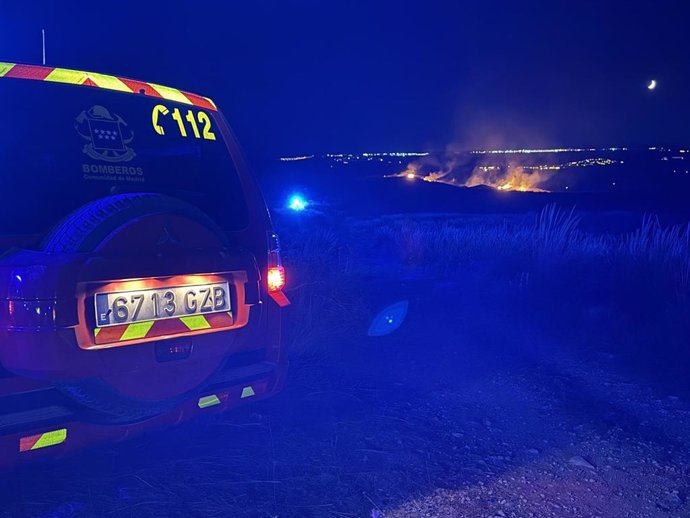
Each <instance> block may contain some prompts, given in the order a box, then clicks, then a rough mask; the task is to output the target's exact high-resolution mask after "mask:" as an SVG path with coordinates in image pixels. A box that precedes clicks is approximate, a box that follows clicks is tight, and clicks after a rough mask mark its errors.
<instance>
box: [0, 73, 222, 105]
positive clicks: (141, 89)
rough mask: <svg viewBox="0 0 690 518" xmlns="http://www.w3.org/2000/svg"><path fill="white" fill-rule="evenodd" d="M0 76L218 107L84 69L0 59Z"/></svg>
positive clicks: (162, 88) (151, 85)
mask: <svg viewBox="0 0 690 518" xmlns="http://www.w3.org/2000/svg"><path fill="white" fill-rule="evenodd" d="M0 77H10V78H15V79H31V80H34V81H52V82H56V83H66V84H71V85H81V86H91V87H94V88H105V89H106V90H116V91H118V92H126V93H132V94H139V95H147V96H149V97H158V98H161V99H167V100H168V101H174V102H178V103H183V104H191V105H194V106H198V107H199V108H205V109H207V110H214V111H216V110H217V109H218V108H216V105H215V103H214V102H213V101H212V100H211V99H209V98H208V97H202V96H200V95H196V94H192V93H189V92H184V91H182V90H178V89H177V88H170V87H168V86H162V85H157V84H155V83H145V82H142V81H136V80H134V79H126V78H124V77H117V76H109V75H105V74H97V73H95V72H84V71H82V70H71V69H68V68H56V67H46V66H41V65H21V64H17V63H4V62H0Z"/></svg>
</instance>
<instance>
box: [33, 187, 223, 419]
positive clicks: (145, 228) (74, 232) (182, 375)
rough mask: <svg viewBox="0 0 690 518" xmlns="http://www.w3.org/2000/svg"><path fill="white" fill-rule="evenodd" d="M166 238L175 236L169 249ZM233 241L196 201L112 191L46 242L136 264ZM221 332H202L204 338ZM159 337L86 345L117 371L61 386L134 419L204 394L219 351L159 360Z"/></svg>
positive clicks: (53, 248) (48, 246)
mask: <svg viewBox="0 0 690 518" xmlns="http://www.w3.org/2000/svg"><path fill="white" fill-rule="evenodd" d="M161 236H170V239H168V240H167V241H168V242H166V243H165V246H164V248H165V252H164V253H162V252H161V243H160V241H161ZM226 245H227V243H226V238H225V235H224V234H223V232H222V231H221V230H220V228H219V227H218V226H217V225H216V224H215V223H214V222H213V221H212V220H211V219H210V218H209V217H208V216H207V215H206V214H205V213H203V212H202V211H200V210H199V209H198V208H196V207H194V206H193V205H190V204H189V203H186V202H183V201H181V200H178V199H176V198H172V197H169V196H165V195H161V194H155V193H151V194H149V193H137V194H122V195H115V196H110V197H107V198H104V199H101V200H97V201H94V202H92V203H89V204H87V205H85V206H83V207H81V208H80V209H78V210H77V211H75V212H74V213H72V214H70V215H69V216H68V217H67V218H65V219H64V220H63V221H62V222H60V223H59V224H58V225H57V226H56V227H55V228H54V230H53V231H52V232H51V233H50V234H49V235H48V236H47V237H46V238H45V240H44V243H43V247H42V248H43V250H45V251H46V252H50V253H94V254H97V255H99V256H102V257H110V256H112V257H118V256H123V257H126V258H127V259H126V260H128V261H130V262H131V261H132V260H133V259H134V260H135V259H136V256H137V254H139V256H140V257H143V256H146V257H150V256H151V255H159V256H161V260H162V261H165V260H166V258H167V259H168V260H171V261H172V260H174V259H175V256H176V252H182V251H186V252H189V250H190V249H194V250H199V251H200V252H199V253H200V255H203V251H204V250H211V251H215V253H216V254H217V253H218V250H221V249H223V248H224V247H225V246H226ZM187 266H188V265H187ZM180 273H189V272H180ZM223 334H224V335H227V333H223ZM214 335H217V334H210V335H202V337H199V338H198V340H203V339H204V338H206V337H213V336H214ZM191 339H192V340H195V337H191ZM206 339H207V338H206ZM170 340H175V339H174V338H173V339H170ZM187 340H189V338H188V339H187ZM215 341H216V342H218V339H217V338H216V339H215ZM226 341H227V339H226ZM157 343H159V342H148V343H142V344H136V345H129V346H123V347H116V348H111V349H103V350H95V351H84V352H83V353H84V354H99V355H101V360H102V362H103V363H106V364H107V365H108V366H112V369H111V370H107V369H106V370H105V371H104V372H105V374H103V373H101V374H100V375H99V376H98V377H85V378H84V379H79V380H75V381H70V382H65V383H61V384H60V385H59V388H60V390H62V391H63V392H64V393H66V394H67V395H69V396H70V397H72V398H73V399H75V400H76V401H77V402H79V403H80V404H81V405H84V406H86V407H88V408H90V409H92V410H95V411H97V413H96V414H95V415H96V418H97V419H103V420H106V421H114V422H122V421H131V420H136V419H141V418H146V417H150V416H151V415H155V414H157V413H160V412H163V411H165V410H168V409H170V408H172V407H174V406H175V405H177V404H179V403H180V401H182V400H184V399H186V398H189V397H190V396H192V395H194V394H196V393H199V392H200V391H201V389H202V388H203V387H204V386H205V384H206V382H207V380H208V379H209V378H210V377H211V376H212V374H213V373H214V372H216V371H217V370H218V369H219V368H220V367H221V365H222V363H223V361H224V358H223V357H219V356H215V357H214V356H212V357H208V355H206V356H204V355H202V357H201V358H197V357H196V356H195V355H194V354H192V356H191V357H190V358H189V359H186V360H182V361H172V362H159V361H158V360H157V359H156V354H155V347H156V344H157ZM192 350H193V351H194V349H192Z"/></svg>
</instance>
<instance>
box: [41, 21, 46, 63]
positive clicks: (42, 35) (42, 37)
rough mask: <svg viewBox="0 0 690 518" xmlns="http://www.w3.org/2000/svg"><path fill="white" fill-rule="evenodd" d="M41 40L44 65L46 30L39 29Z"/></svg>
mask: <svg viewBox="0 0 690 518" xmlns="http://www.w3.org/2000/svg"><path fill="white" fill-rule="evenodd" d="M41 40H42V42H43V64H44V65H45V64H46V30H45V29H41Z"/></svg>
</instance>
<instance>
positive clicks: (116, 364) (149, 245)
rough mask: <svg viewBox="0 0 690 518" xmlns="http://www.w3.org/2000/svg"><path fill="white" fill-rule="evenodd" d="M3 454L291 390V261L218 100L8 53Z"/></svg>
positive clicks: (123, 432)
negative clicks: (285, 316) (287, 320)
mask: <svg viewBox="0 0 690 518" xmlns="http://www.w3.org/2000/svg"><path fill="white" fill-rule="evenodd" d="M0 114H2V115H1V117H0V168H1V170H2V176H1V182H2V184H1V185H0V187H1V189H0V249H1V250H0V252H1V255H0V465H10V464H15V463H17V462H21V461H23V460H30V459H34V458H39V457H43V456H53V455H61V454H63V453H65V452H67V451H70V450H74V449H76V448H80V447H82V446H84V445H86V444H89V443H94V442H99V441H110V440H118V439H122V438H125V437H128V436H131V435H132V434H134V433H136V432H138V431H141V430H145V429H148V428H153V427H157V426H161V425H166V424H174V423H177V422H179V421H181V420H184V419H187V418H190V417H193V416H196V415H202V414H204V413H209V412H214V411H219V410H224V409H227V408H230V407H233V406H236V405H238V404H240V403H244V402H249V401H253V400H257V399H260V398H263V397H266V396H269V395H271V394H273V393H275V392H276V391H278V390H279V389H280V387H281V385H282V382H283V379H284V376H285V372H286V358H285V356H284V354H283V351H282V349H281V344H280V308H281V307H283V306H285V305H287V304H288V300H287V298H286V297H285V295H284V294H283V292H282V289H283V286H284V283H285V275H284V271H283V267H282V264H281V261H280V249H279V245H278V238H277V236H276V235H275V234H274V233H273V231H272V228H271V223H270V219H269V215H268V211H267V209H266V205H265V203H264V201H263V199H262V197H261V194H260V192H259V190H258V188H257V186H256V184H255V182H254V180H253V179H252V178H251V176H250V175H249V174H248V172H247V168H246V166H245V164H244V162H243V160H242V157H241V156H240V153H239V151H238V149H237V144H236V142H235V140H234V137H233V135H232V133H231V131H230V129H229V127H228V125H227V124H226V122H225V120H224V119H223V116H222V115H221V114H220V112H219V111H218V110H217V108H216V106H215V104H214V103H213V102H212V101H211V100H210V99H208V98H205V97H201V96H198V95H194V94H190V93H187V92H182V91H180V90H176V89H173V88H168V87H163V86H160V85H155V84H151V83H145V82H140V81H133V80H130V79H124V78H118V77H114V76H106V75H102V74H95V73H90V72H80V71H75V70H67V69H59V68H50V67H41V66H30V65H18V64H11V63H0Z"/></svg>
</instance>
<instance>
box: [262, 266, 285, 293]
mask: <svg viewBox="0 0 690 518" xmlns="http://www.w3.org/2000/svg"><path fill="white" fill-rule="evenodd" d="M266 282H267V283H268V291H280V290H282V289H283V288H284V287H285V268H283V267H282V266H273V267H271V268H269V269H268V275H266Z"/></svg>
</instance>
